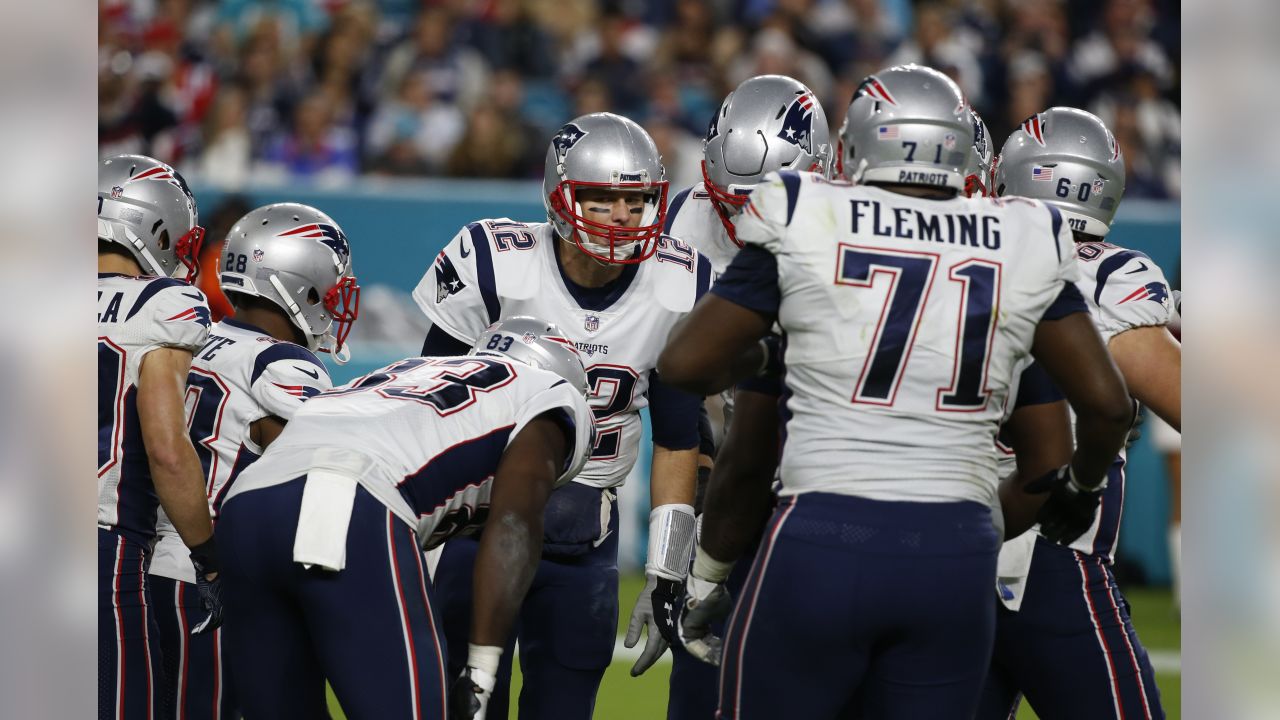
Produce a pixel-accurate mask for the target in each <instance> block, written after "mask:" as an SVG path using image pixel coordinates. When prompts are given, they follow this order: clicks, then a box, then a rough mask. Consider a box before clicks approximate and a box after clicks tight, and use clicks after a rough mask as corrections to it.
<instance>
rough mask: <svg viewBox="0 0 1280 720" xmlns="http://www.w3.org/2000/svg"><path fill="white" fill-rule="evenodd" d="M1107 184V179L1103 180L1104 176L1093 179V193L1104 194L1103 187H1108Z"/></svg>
mask: <svg viewBox="0 0 1280 720" xmlns="http://www.w3.org/2000/svg"><path fill="white" fill-rule="evenodd" d="M1106 186H1107V183H1106V181H1105V180H1103V179H1102V178H1098V179H1097V180H1094V181H1093V194H1094V195H1101V194H1102V191H1103V189H1104V188H1106Z"/></svg>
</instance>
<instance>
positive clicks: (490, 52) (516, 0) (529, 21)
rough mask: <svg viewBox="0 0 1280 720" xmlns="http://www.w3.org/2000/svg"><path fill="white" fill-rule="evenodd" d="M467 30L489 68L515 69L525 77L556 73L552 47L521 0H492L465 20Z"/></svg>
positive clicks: (554, 50) (551, 40)
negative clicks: (467, 21)
mask: <svg viewBox="0 0 1280 720" xmlns="http://www.w3.org/2000/svg"><path fill="white" fill-rule="evenodd" d="M467 34H468V35H469V36H470V39H471V42H472V43H473V44H474V45H475V47H476V49H477V50H479V51H480V52H481V53H482V54H483V55H484V56H485V58H486V59H487V60H488V61H489V66H490V67H493V68H507V69H514V70H518V71H519V72H520V73H522V74H523V75H524V76H525V77H528V78H551V77H552V76H554V75H555V73H556V48H555V42H554V41H553V39H552V38H551V36H550V35H549V34H548V33H547V32H546V30H544V29H543V28H542V27H540V26H539V25H538V24H537V22H536V21H535V19H534V17H533V16H532V14H531V13H530V12H529V8H528V7H527V5H526V3H525V2H523V0H495V1H494V2H492V3H489V4H488V7H487V9H486V10H485V11H484V12H483V13H482V14H481V15H480V16H478V17H476V18H474V19H472V20H471V21H470V22H469V23H468V28H467Z"/></svg>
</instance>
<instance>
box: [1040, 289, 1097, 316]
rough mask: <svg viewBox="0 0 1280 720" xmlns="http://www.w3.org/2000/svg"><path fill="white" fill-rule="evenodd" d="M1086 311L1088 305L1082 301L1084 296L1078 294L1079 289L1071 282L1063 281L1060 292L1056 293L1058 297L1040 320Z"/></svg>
mask: <svg viewBox="0 0 1280 720" xmlns="http://www.w3.org/2000/svg"><path fill="white" fill-rule="evenodd" d="M1078 312H1082V313H1087V312H1089V306H1088V305H1086V304H1085V302H1084V296H1083V295H1081V294H1080V289H1079V288H1077V287H1076V284H1075V283H1073V282H1063V283H1062V292H1060V293H1058V297H1057V298H1056V299H1055V300H1054V301H1053V302H1052V303H1051V304H1050V305H1049V308H1048V309H1047V310H1045V311H1044V315H1042V316H1041V317H1040V319H1041V320H1061V319H1062V318H1064V317H1066V316H1068V315H1071V314H1072V313H1078Z"/></svg>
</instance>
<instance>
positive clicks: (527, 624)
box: [434, 488, 618, 720]
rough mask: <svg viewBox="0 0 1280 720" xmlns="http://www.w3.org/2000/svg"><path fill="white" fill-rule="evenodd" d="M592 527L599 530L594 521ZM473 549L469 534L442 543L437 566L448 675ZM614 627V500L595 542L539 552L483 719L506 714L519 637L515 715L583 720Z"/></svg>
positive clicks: (455, 656) (467, 619)
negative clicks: (603, 534)
mask: <svg viewBox="0 0 1280 720" xmlns="http://www.w3.org/2000/svg"><path fill="white" fill-rule="evenodd" d="M571 490H573V489H572V488H571ZM557 492H561V491H560V490H558V491H557ZM598 507H599V506H598V505H596V508H597V513H598ZM596 517H597V518H598V517H599V515H598V514H597V516H596ZM595 527H596V528H597V530H596V534H598V532H599V530H598V528H599V520H598V519H597V520H596V521H595ZM478 548H479V541H477V540H475V539H473V538H454V539H453V540H450V541H449V542H447V543H445V546H444V553H443V554H442V555H441V557H440V564H439V565H438V566H436V572H435V578H434V579H435V589H436V593H437V594H436V597H437V598H439V601H440V608H441V611H442V613H443V615H444V626H445V634H446V635H447V636H448V645H449V647H451V648H454V649H455V652H454V653H451V654H450V655H449V671H450V675H451V676H452V675H453V674H455V673H458V672H461V671H462V667H463V666H464V665H465V664H466V660H467V638H468V636H469V634H470V630H471V596H472V570H473V567H474V565H475V559H476V551H477V550H478ZM617 633H618V509H617V505H613V507H612V512H611V514H610V518H609V536H608V537H607V538H606V539H605V541H604V542H603V543H601V544H600V546H599V547H592V548H591V549H590V550H588V551H587V552H585V553H584V554H581V555H576V556H560V555H556V556H549V555H547V554H545V553H544V555H543V557H542V559H541V560H540V561H539V562H538V571H537V574H536V575H535V576H534V578H533V583H532V584H531V585H530V586H529V593H528V594H527V595H526V596H525V599H524V604H523V605H521V607H520V617H519V620H518V621H517V627H516V628H515V633H514V634H513V636H512V637H511V638H510V639H509V640H508V641H507V644H506V651H505V652H503V654H502V662H501V664H500V665H499V666H498V681H497V685H496V686H495V688H494V691H493V698H492V699H491V700H490V701H489V711H488V717H490V718H506V717H507V715H508V708H509V707H510V693H511V656H512V650H513V647H514V644H515V640H516V638H517V637H518V638H519V639H520V672H521V674H522V675H523V676H524V684H523V686H522V689H521V691H520V703H519V707H520V718H521V720H539V719H542V718H546V719H547V720H590V719H591V716H592V713H593V711H594V709H595V703H596V691H598V690H599V689H600V681H601V679H603V678H604V672H605V670H606V669H608V667H609V663H610V662H611V661H612V659H613V643H614V640H615V639H616V638H617Z"/></svg>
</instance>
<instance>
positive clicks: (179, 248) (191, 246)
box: [174, 225, 204, 283]
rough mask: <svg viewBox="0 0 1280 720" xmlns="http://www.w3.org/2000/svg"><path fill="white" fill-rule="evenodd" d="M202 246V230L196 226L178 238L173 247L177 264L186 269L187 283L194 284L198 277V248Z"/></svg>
mask: <svg viewBox="0 0 1280 720" xmlns="http://www.w3.org/2000/svg"><path fill="white" fill-rule="evenodd" d="M203 245H204V228H202V227H200V226H199V225H196V226H195V227H193V228H191V229H190V230H188V231H187V234H186V235H183V236H182V237H180V238H178V244H177V245H176V246H175V247H174V255H175V256H176V257H177V258H178V262H180V263H182V265H183V267H185V268H186V269H187V282H189V283H195V281H196V278H197V277H198V276H199V275H200V248H201V246H203Z"/></svg>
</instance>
